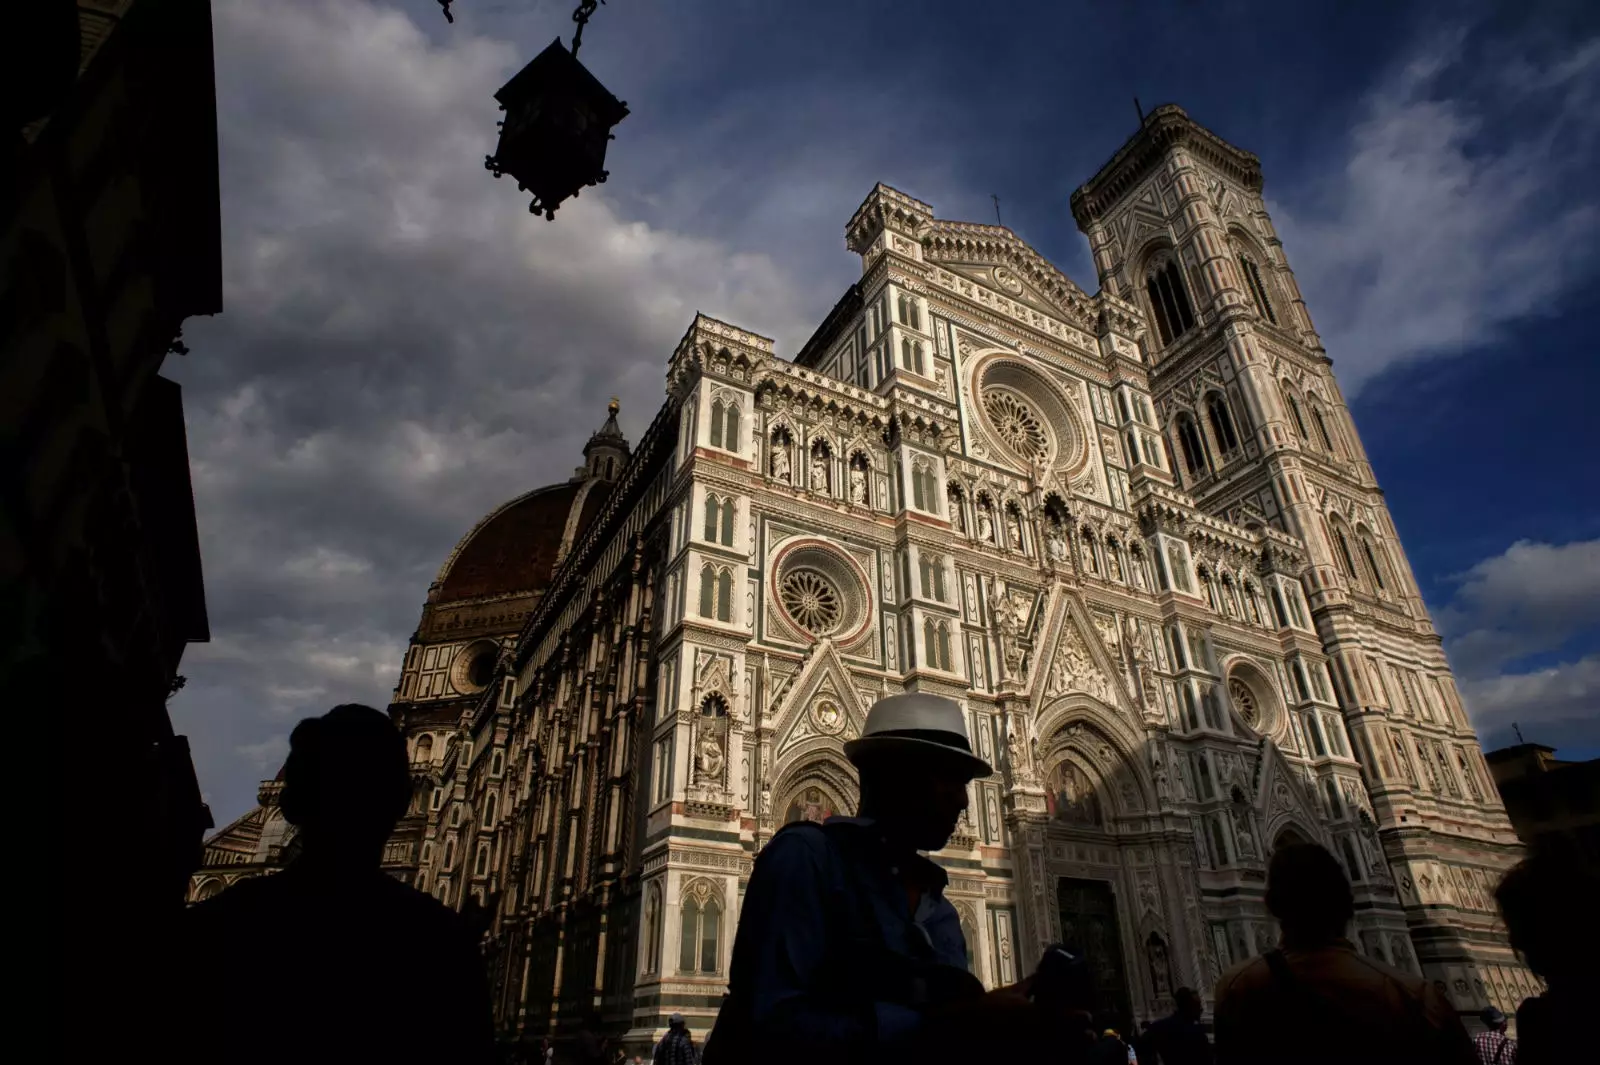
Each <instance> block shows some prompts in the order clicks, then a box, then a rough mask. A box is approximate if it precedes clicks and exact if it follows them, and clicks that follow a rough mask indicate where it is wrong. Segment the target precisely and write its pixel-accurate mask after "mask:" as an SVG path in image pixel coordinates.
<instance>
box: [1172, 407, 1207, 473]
mask: <svg viewBox="0 0 1600 1065" xmlns="http://www.w3.org/2000/svg"><path fill="white" fill-rule="evenodd" d="M1178 445H1179V446H1180V447H1181V448H1182V449H1183V464H1184V467H1185V468H1186V469H1188V471H1189V476H1191V477H1199V476H1201V475H1203V474H1204V473H1205V472H1206V468H1207V463H1206V445H1205V442H1204V441H1203V440H1201V439H1200V430H1199V429H1198V428H1197V427H1196V426H1195V424H1194V419H1193V418H1191V417H1189V415H1188V413H1187V412H1185V413H1183V414H1180V415H1178Z"/></svg>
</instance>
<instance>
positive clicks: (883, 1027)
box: [705, 692, 1035, 1065]
mask: <svg viewBox="0 0 1600 1065" xmlns="http://www.w3.org/2000/svg"><path fill="white" fill-rule="evenodd" d="M845 754H846V756H847V757H849V759H850V761H851V762H853V763H854V764H855V767H856V770H857V772H858V774H859V777H860V783H861V803H860V808H859V810H858V811H857V815H856V816H855V817H840V816H835V817H831V818H829V819H828V820H827V821H826V822H825V823H823V824H820V825H818V824H814V823H811V822H808V821H797V822H795V823H793V824H789V825H786V826H784V828H783V829H782V830H781V831H779V832H778V833H777V834H776V835H774V836H773V838H772V840H771V841H770V842H769V843H768V844H767V845H766V847H765V848H763V849H762V851H761V853H760V855H759V856H758V857H757V859H756V863H755V868H754V870H753V871H752V873H751V876H750V882H749V886H748V888H747V889H746V892H745V897H744V903H743V908H742V911H741V916H740V920H739V930H738V934H737V936H736V937H735V940H734V947H733V959H732V964H731V968H730V973H729V976H730V979H729V994H728V996H727V998H725V999H724V1002H723V1007H722V1012H721V1013H720V1014H719V1016H718V1019H717V1025H716V1027H715V1029H714V1030H713V1032H712V1034H711V1037H710V1038H709V1040H708V1041H707V1044H706V1058H705V1060H706V1065H728V1063H737V1062H744V1061H752V1062H754V1061H760V1062H763V1063H770V1062H790V1061H794V1062H801V1061H804V1062H807V1063H808V1065H809V1063H815V1062H830V1063H831V1062H838V1063H840V1065H844V1063H846V1062H852V1061H873V1062H890V1061H895V1060H900V1059H902V1058H903V1059H905V1060H917V1061H919V1062H928V1061H930V1060H942V1059H944V1058H945V1057H946V1056H947V1055H948V1056H950V1057H951V1058H952V1060H954V1059H955V1057H956V1055H957V1051H956V1047H957V1046H958V1045H959V1044H960V1043H961V1042H962V1041H963V1038H964V1037H966V1036H969V1035H975V1034H976V1035H978V1036H979V1037H980V1038H982V1039H985V1040H987V1039H990V1038H991V1037H992V1033H996V1032H1009V1033H1011V1034H1013V1035H1014V1034H1015V1033H1017V1032H1019V1031H1022V1030H1024V1029H1029V1030H1031V1029H1030V1026H1031V1025H1032V1023H1033V1017H1034V1015H1035V1010H1034V1008H1033V1005H1032V1003H1031V1002H1030V1001H1029V999H1028V998H1027V996H1026V992H1025V989H1023V988H1022V987H1021V986H1020V985H1019V986H1018V987H1012V988H1005V989H1002V990H999V991H993V992H988V993H985V992H984V991H983V988H982V985H981V984H979V982H978V981H977V979H976V978H974V977H973V976H972V975H971V974H970V973H968V972H967V944H966V941H965V939H964V937H963V936H962V932H961V923H960V918H959V917H958V915H957V913H956V910H955V907H954V906H953V905H951V903H950V901H949V900H948V899H946V898H945V897H944V888H945V874H944V870H943V869H942V868H940V867H939V866H938V865H937V864H936V863H934V862H932V861H930V860H929V859H928V858H926V857H924V856H923V855H922V854H920V853H918V852H920V851H936V850H939V849H941V848H942V847H944V846H945V845H946V844H947V843H949V841H950V836H951V834H952V833H953V832H954V831H955V828H956V823H957V821H958V820H959V819H960V817H961V813H962V811H963V810H965V809H966V808H967V785H968V783H969V782H971V781H972V780H973V778H975V777H980V776H987V775H988V774H989V773H990V768H989V765H988V763H986V762H984V761H983V760H982V759H981V758H978V757H977V756H975V755H974V754H973V753H972V746H971V744H970V743H969V742H968V740H967V733H966V726H965V723H964V720H963V714H962V711H961V708H960V706H959V705H957V704H956V703H955V702H953V701H951V700H949V699H944V698H940V697H938V696H935V695H928V694H925V693H922V692H910V693H907V694H905V695H895V696H891V697H889V698H886V699H882V700H880V701H879V702H878V703H876V704H875V705H874V706H873V707H872V710H871V712H870V713H869V714H868V715H867V722H866V727H865V728H864V729H863V730H862V735H861V736H860V738H859V739H855V740H851V741H850V742H849V743H847V744H845ZM989 1049H994V1047H993V1045H990V1046H989ZM983 1058H984V1059H985V1060H999V1059H998V1058H991V1057H989V1055H988V1054H984V1055H983ZM967 1060H974V1059H972V1058H970V1057H969V1058H967Z"/></svg>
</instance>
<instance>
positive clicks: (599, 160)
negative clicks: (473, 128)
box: [440, 0, 628, 219]
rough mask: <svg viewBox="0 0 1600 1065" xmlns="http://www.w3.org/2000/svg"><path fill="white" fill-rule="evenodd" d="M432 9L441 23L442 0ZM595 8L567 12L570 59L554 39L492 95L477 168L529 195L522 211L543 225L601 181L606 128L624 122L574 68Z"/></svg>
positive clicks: (614, 104) (617, 107)
mask: <svg viewBox="0 0 1600 1065" xmlns="http://www.w3.org/2000/svg"><path fill="white" fill-rule="evenodd" d="M440 3H441V4H443V5H444V8H445V18H447V19H449V18H450V6H449V0H440ZM601 3H605V0H582V2H581V3H579V5H578V10H577V11H575V12H573V14H572V21H574V22H576V23H577V24H578V28H577V30H576V31H574V32H573V35H572V51H570V52H569V51H567V49H566V48H565V46H563V45H562V43H561V39H560V38H559V37H558V38H556V39H555V40H554V41H552V42H551V43H550V47H548V48H546V49H545V50H544V51H542V52H540V53H539V54H538V55H537V56H535V57H534V59H533V62H531V63H529V64H528V65H527V66H525V67H523V68H522V70H520V71H519V72H518V73H517V75H516V77H514V78H512V79H511V80H510V81H508V82H506V83H505V85H503V86H502V87H501V89H500V91H499V92H497V93H495V94H494V98H495V99H496V100H498V101H500V110H502V111H504V112H505V113H506V117H505V119H504V120H502V121H501V123H500V143H499V144H498V145H497V146H496V147H495V152H494V154H493V155H490V156H485V157H484V161H483V165H484V167H485V168H486V169H488V170H489V171H491V172H492V173H493V174H494V176H495V177H497V178H498V177H500V175H502V174H510V175H511V176H512V177H514V178H516V179H517V188H518V189H520V190H522V191H524V192H531V193H532V194H533V201H532V202H531V203H529V204H528V210H529V211H531V212H533V213H534V214H538V213H540V212H541V211H542V212H543V213H544V216H545V218H547V219H553V218H555V216H556V208H557V207H559V206H560V205H561V202H562V201H563V200H565V199H567V198H568V197H571V196H576V195H578V193H579V192H581V191H582V190H583V189H584V188H585V187H587V186H589V185H597V184H599V183H601V182H603V181H605V179H606V177H607V176H608V174H607V171H606V169H605V165H606V143H607V142H608V141H610V140H611V139H612V133H611V128H612V127H613V126H615V125H616V124H617V123H618V122H621V121H622V120H623V119H624V118H626V117H628V105H627V104H625V103H623V102H622V101H621V100H618V99H617V98H616V97H615V96H612V95H611V93H610V92H608V91H607V90H606V87H605V86H604V85H601V84H600V82H599V81H598V80H597V79H596V78H595V76H594V75H593V74H591V73H589V71H588V70H587V69H586V68H585V67H584V65H583V64H582V63H580V62H578V47H579V45H581V44H582V43H583V27H584V24H585V23H587V22H588V21H589V16H590V15H592V14H594V11H595V8H596V6H597V5H598V4H601ZM451 21H454V20H453V19H452V20H451Z"/></svg>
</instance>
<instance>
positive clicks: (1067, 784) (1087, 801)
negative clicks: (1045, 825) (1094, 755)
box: [1044, 762, 1105, 828]
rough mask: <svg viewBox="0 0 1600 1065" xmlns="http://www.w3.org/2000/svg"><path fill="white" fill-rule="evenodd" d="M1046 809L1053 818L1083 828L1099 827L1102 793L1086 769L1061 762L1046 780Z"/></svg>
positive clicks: (1103, 822)
mask: <svg viewBox="0 0 1600 1065" xmlns="http://www.w3.org/2000/svg"><path fill="white" fill-rule="evenodd" d="M1044 804H1045V809H1047V810H1048V811H1049V812H1050V817H1051V819H1052V820H1054V821H1059V822H1061V823H1062V824H1064V825H1074V826H1077V827H1080V828H1100V827H1102V826H1104V824H1105V819H1104V818H1103V817H1101V815H1100V797H1099V796H1098V795H1096V794H1095V792H1094V785H1093V784H1091V783H1089V778H1088V777H1087V776H1085V775H1084V772H1083V770H1081V769H1079V768H1078V767H1077V766H1075V765H1073V764H1072V763H1071V762H1060V763H1058V764H1057V765H1056V767H1055V768H1054V769H1052V770H1051V771H1050V776H1049V779H1048V780H1046V781H1045V793H1044Z"/></svg>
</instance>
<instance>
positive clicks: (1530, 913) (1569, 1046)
mask: <svg viewBox="0 0 1600 1065" xmlns="http://www.w3.org/2000/svg"><path fill="white" fill-rule="evenodd" d="M1494 897H1495V901H1496V902H1498V903H1499V904H1500V913H1501V915H1502V916H1504V917H1505V921H1506V931H1507V932H1508V933H1510V938H1511V946H1512V947H1513V948H1515V950H1516V951H1517V953H1518V954H1520V955H1522V960H1523V961H1524V962H1525V963H1527V966H1528V968H1530V969H1532V970H1533V971H1534V972H1535V973H1537V974H1538V976H1539V978H1540V979H1541V980H1543V981H1544V983H1545V988H1546V990H1545V992H1544V994H1542V995H1535V996H1533V997H1532V998H1527V999H1524V1000H1523V1002H1522V1005H1521V1006H1518V1007H1517V1047H1516V1050H1517V1062H1518V1065H1547V1063H1551V1062H1561V1063H1563V1065H1565V1063H1567V1062H1573V1061H1588V1060H1591V1059H1592V1058H1593V1057H1594V1056H1595V1045H1596V1036H1595V1021H1594V1014H1593V1013H1592V1012H1591V1011H1592V1010H1593V1009H1594V1008H1595V1005H1596V1003H1600V973H1597V971H1596V966H1597V964H1600V914H1597V913H1596V910H1595V900H1596V899H1597V898H1600V869H1597V868H1596V865H1595V862H1594V861H1593V860H1591V859H1589V858H1588V857H1587V856H1585V855H1583V854H1582V853H1581V852H1579V851H1578V849H1577V847H1575V846H1566V845H1555V846H1551V845H1547V846H1546V849H1544V850H1542V851H1538V852H1535V853H1534V854H1533V855H1532V856H1531V857H1529V858H1525V859H1523V860H1522V861H1521V862H1519V863H1518V864H1517V865H1516V866H1515V867H1514V868H1513V869H1512V870H1511V871H1510V872H1509V873H1507V874H1506V876H1505V879H1504V880H1502V881H1500V886H1499V887H1498V888H1496V889H1495V893H1494Z"/></svg>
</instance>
